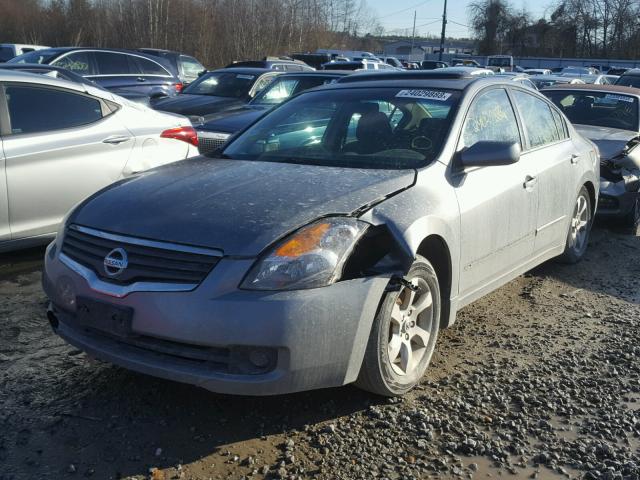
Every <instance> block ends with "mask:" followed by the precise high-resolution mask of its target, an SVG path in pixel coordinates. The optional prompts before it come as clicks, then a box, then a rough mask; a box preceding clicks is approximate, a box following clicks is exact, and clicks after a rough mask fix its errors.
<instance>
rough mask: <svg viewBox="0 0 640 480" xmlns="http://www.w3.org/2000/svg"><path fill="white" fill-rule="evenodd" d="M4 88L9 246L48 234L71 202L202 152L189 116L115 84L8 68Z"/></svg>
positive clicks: (3, 238) (0, 203)
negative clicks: (160, 108)
mask: <svg viewBox="0 0 640 480" xmlns="http://www.w3.org/2000/svg"><path fill="white" fill-rule="evenodd" d="M2 89H4V97H2V96H0V112H6V117H5V116H3V115H0V136H1V144H2V148H0V250H1V251H4V250H10V249H12V248H15V247H18V246H27V245H32V244H38V243H45V242H47V241H48V240H50V238H51V237H52V236H53V235H54V234H55V232H56V230H57V228H58V224H59V223H60V221H61V220H62V218H63V216H64V215H65V214H66V212H67V210H69V209H70V208H71V207H72V206H73V205H75V204H76V203H78V202H79V201H80V200H82V199H83V198H85V197H86V196H88V195H90V194H92V193H94V192H96V191H97V190H99V189H101V188H102V187H104V186H106V185H109V184H110V183H112V182H114V181H116V180H118V179H121V178H123V177H126V176H129V175H132V174H134V173H137V172H140V171H143V170H146V169H148V168H151V167H155V166H158V165H163V164H166V163H169V162H173V161H176V160H181V159H184V158H187V157H190V156H194V155H197V148H196V146H197V134H196V132H195V130H194V129H193V128H192V127H191V124H190V123H189V121H188V119H186V118H184V117H179V116H176V115H167V114H162V113H159V112H155V111H153V110H151V109H149V108H147V107H145V106H143V105H138V104H135V103H132V102H129V101H127V100H125V99H123V98H121V97H118V96H116V95H113V94H112V93H111V92H108V91H105V90H102V89H99V88H95V87H92V86H90V85H86V84H80V83H72V82H68V81H65V80H60V79H56V78H51V77H48V76H45V75H38V74H32V73H24V72H16V71H11V70H1V69H0V91H2ZM2 152H4V155H3V154H2Z"/></svg>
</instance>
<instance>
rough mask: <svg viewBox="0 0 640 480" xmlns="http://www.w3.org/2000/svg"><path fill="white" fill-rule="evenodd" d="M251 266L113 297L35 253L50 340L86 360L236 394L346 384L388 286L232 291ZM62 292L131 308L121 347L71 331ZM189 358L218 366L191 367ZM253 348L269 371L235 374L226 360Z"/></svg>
mask: <svg viewBox="0 0 640 480" xmlns="http://www.w3.org/2000/svg"><path fill="white" fill-rule="evenodd" d="M252 262H253V260H231V259H227V258H223V259H222V260H221V261H220V262H219V263H218V264H217V265H216V266H215V267H214V269H213V270H212V272H211V273H210V274H209V275H208V277H207V278H206V279H205V280H204V281H203V282H202V283H201V284H200V285H199V286H198V287H197V288H196V289H194V290H192V291H188V292H133V293H130V294H128V295H126V296H124V297H122V298H117V297H111V296H108V295H106V294H104V293H100V292H97V291H95V290H93V289H92V288H91V287H90V285H89V282H88V281H87V279H85V278H84V277H83V276H81V275H80V274H78V273H77V272H76V271H74V270H72V269H71V268H69V267H68V266H67V265H65V264H64V263H62V262H61V261H60V258H59V253H58V252H57V246H56V244H55V243H53V244H51V245H50V246H49V247H48V249H47V253H46V255H45V271H44V274H43V286H44V289H45V292H46V294H47V295H48V296H49V299H50V300H51V307H50V308H51V313H52V315H51V320H52V326H53V327H54V331H55V332H56V333H57V334H58V335H60V336H61V337H62V338H64V339H65V340H66V341H67V342H69V343H70V344H72V345H74V346H76V347H77V348H79V349H81V350H84V351H86V352H87V353H88V354H90V355H91V356H94V357H96V358H99V359H102V360H105V361H107V362H110V363H113V364H116V365H119V366H122V367H124V368H127V369H131V370H135V371H138V372H142V373H146V374H149V375H153V376H157V377H162V378H167V379H171V380H176V381H179V382H184V383H190V384H194V385H198V386H201V387H203V388H206V389H208V390H211V391H215V392H220V393H228V394H242V395H273V394H283V393H289V392H296V391H301V390H310V389H316V388H324V387H333V386H339V385H344V384H346V383H350V382H353V381H354V380H355V379H356V378H357V375H358V372H359V370H360V365H361V364H362V359H363V357H364V351H365V347H366V344H367V340H368V337H369V332H370V330H371V324H372V322H373V319H374V317H375V314H376V311H377V308H378V305H379V302H380V299H381V298H382V296H383V295H384V292H385V289H386V287H387V285H388V281H389V278H388V277H370V278H363V279H355V280H348V281H343V282H339V283H336V284H334V285H331V286H329V287H324V288H317V289H310V290H298V291H288V292H259V291H245V290H239V289H238V288H237V286H238V285H239V284H240V282H241V280H242V278H243V275H244V274H245V272H246V271H247V270H248V269H249V268H250V266H251V264H252ZM61 285H64V288H60V286H61ZM69 289H71V290H72V293H73V295H75V296H82V297H88V298H91V299H94V300H97V301H102V302H109V303H111V304H113V305H117V306H124V307H131V308H132V309H133V312H134V313H133V317H132V330H133V335H132V337H131V339H126V338H125V339H122V338H119V337H112V336H109V335H105V334H103V333H101V332H97V331H92V330H90V329H86V328H84V327H79V326H77V324H76V323H75V313H73V312H72V311H70V310H65V308H64V305H65V304H66V303H65V302H68V298H69ZM140 342H142V343H143V346H142V347H141V346H140ZM145 345H146V347H145ZM194 350H197V351H200V350H204V351H206V352H207V354H209V353H211V352H213V353H212V358H217V359H219V358H223V359H224V358H226V360H225V361H224V362H215V361H211V362H210V361H207V360H205V361H201V360H202V359H201V360H198V361H196V360H194V355H193V354H192V353H193V352H194ZM253 350H259V351H263V352H264V351H266V352H275V363H274V365H273V368H271V369H270V370H269V371H267V372H264V373H258V374H249V373H247V374H242V373H237V372H238V371H242V370H243V369H242V366H241V365H240V366H239V365H234V362H235V361H238V362H244V361H246V355H245V356H243V352H244V353H247V352H251V351H253ZM238 352H239V353H238ZM195 356H196V357H197V356H198V355H195ZM225 362H226V363H225Z"/></svg>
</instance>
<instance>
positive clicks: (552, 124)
mask: <svg viewBox="0 0 640 480" xmlns="http://www.w3.org/2000/svg"><path fill="white" fill-rule="evenodd" d="M513 93H514V97H515V99H516V105H518V110H519V111H520V114H521V115H522V118H523V120H524V130H525V132H527V137H528V139H529V146H530V147H531V148H536V147H541V146H543V145H547V144H549V143H553V142H557V141H559V140H561V139H562V138H563V135H560V133H559V131H558V128H557V126H556V120H555V119H554V117H553V114H552V113H551V107H549V105H547V102H545V101H544V100H542V99H540V98H536V97H534V96H533V95H530V94H528V93H525V92H522V91H520V90H515V91H514V92H513Z"/></svg>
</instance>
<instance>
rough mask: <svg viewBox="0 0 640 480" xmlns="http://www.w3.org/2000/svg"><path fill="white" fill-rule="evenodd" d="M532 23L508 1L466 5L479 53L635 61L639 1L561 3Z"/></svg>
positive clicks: (639, 27)
mask: <svg viewBox="0 0 640 480" xmlns="http://www.w3.org/2000/svg"><path fill="white" fill-rule="evenodd" d="M547 10H548V12H549V13H550V15H549V18H548V19H547V18H540V19H535V18H533V16H532V15H531V14H530V13H529V12H528V11H527V10H526V9H522V10H519V9H516V8H514V7H513V5H512V4H511V3H510V2H509V1H508V0H476V1H474V2H472V3H470V4H469V7H468V15H469V19H470V22H471V27H472V29H473V31H474V32H475V35H476V37H477V39H478V48H479V53H480V54H482V55H490V54H497V53H510V54H512V55H516V56H549V57H591V58H620V59H626V58H638V57H639V56H640V23H639V21H638V18H640V0H561V1H557V2H555V3H552V4H550V5H549V8H548V9H547Z"/></svg>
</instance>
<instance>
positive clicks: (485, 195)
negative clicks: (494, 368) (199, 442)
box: [43, 69, 599, 395]
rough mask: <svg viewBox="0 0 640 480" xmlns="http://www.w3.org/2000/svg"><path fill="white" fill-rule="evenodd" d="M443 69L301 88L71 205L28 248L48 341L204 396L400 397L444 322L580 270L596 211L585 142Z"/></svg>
mask: <svg viewBox="0 0 640 480" xmlns="http://www.w3.org/2000/svg"><path fill="white" fill-rule="evenodd" d="M442 70H444V69H441V70H438V71H434V72H433V73H428V72H424V71H417V72H406V73H403V72H399V73H389V74H383V73H374V74H371V75H365V74H363V75H351V76H347V77H343V78H342V79H340V82H337V83H335V84H332V85H328V86H324V87H320V88H317V89H312V90H307V91H305V92H302V93H301V94H299V95H298V96H296V97H293V98H292V99H291V100H289V101H286V102H284V103H282V104H281V105H279V106H278V107H276V108H274V109H273V110H270V111H269V113H267V114H266V115H265V116H263V117H261V118H260V119H259V120H257V121H256V122H255V123H254V124H252V125H251V126H249V127H248V128H247V129H246V130H244V131H243V132H242V133H240V134H239V135H238V136H237V137H235V138H234V139H232V140H231V141H230V142H229V143H228V144H227V145H226V146H225V147H224V148H223V149H222V150H221V151H219V153H216V155H215V156H214V155H212V158H207V157H200V158H198V159H194V160H192V161H189V162H178V163H177V164H174V165H167V166H165V167H161V168H156V169H154V170H151V171H149V172H146V173H144V174H141V175H139V176H136V177H134V178H130V179H127V180H124V181H122V182H119V183H118V184H116V185H113V186H111V187H109V188H107V189H105V190H103V191H102V192H100V193H99V194H97V195H95V196H93V197H91V198H89V199H87V200H86V201H85V202H83V203H82V204H81V205H79V206H78V207H77V208H76V209H74V211H73V212H72V213H71V214H70V215H69V217H68V218H67V220H66V222H65V224H64V225H63V226H62V227H61V229H60V234H59V235H58V236H57V237H56V241H55V242H54V243H52V244H51V245H50V246H49V247H48V249H47V253H46V255H45V271H44V274H43V286H44V289H45V292H46V293H47V295H48V297H49V298H50V300H51V306H50V309H49V312H48V317H49V321H50V323H51V326H52V327H53V329H54V331H55V332H56V333H57V334H58V335H60V336H61V337H62V338H64V339H65V340H66V341H68V342H69V343H71V344H72V345H75V346H76V347H77V348H80V349H82V350H84V351H85V352H87V353H88V354H89V355H92V356H94V357H97V358H100V359H103V360H106V361H110V362H112V363H115V364H117V365H121V366H124V367H126V368H130V369H132V370H137V371H140V372H144V373H148V374H151V375H156V376H160V377H165V378H170V379H174V380H178V381H182V382H188V383H193V384H195V385H199V386H201V387H204V388H208V389H210V390H213V391H217V392H225V393H236V394H252V395H266V394H279V393H286V392H294V391H300V390H308V389H313V388H321V387H331V386H338V385H344V384H346V383H351V382H356V384H357V385H358V386H359V387H361V388H363V389H366V390H368V391H371V392H375V393H377V394H381V395H401V394H403V393H405V392H407V391H408V390H410V389H411V388H412V387H413V386H414V385H416V384H417V383H418V382H419V381H420V379H421V377H422V375H423V374H424V372H425V370H426V369H427V366H428V364H429V361H430V359H431V356H432V354H433V352H434V349H435V345H436V341H437V338H438V332H439V330H440V329H441V328H445V327H448V326H449V325H451V324H452V323H453V322H454V320H455V317H456V312H457V311H458V310H459V309H461V308H462V307H464V306H465V305H468V304H469V303H471V302H473V301H474V300H476V299H478V298H480V297H482V296H483V295H486V294H487V293H489V292H491V291H492V290H495V289H496V288H498V287H499V286H501V285H503V284H505V283H506V282H508V281H510V280H511V279H513V278H515V277H516V276H518V275H520V274H521V273H523V272H526V271H527V270H529V269H531V268H533V267H534V266H536V265H538V264H540V263H542V262H544V261H545V260H548V259H550V258H553V257H556V256H560V255H561V256H562V258H563V259H564V260H565V261H567V262H577V261H578V260H580V259H581V258H582V256H583V255H584V254H585V250H586V248H587V243H588V237H589V230H590V227H591V220H592V216H593V212H594V209H595V205H596V201H597V198H598V185H599V182H598V165H599V164H598V158H597V152H596V147H595V145H594V144H593V143H591V142H590V141H589V140H587V139H585V138H583V137H582V136H581V135H580V134H578V133H577V132H576V131H575V129H574V128H573V127H572V126H571V124H569V122H568V121H567V120H566V119H565V118H564V116H563V115H562V113H561V112H560V111H559V110H558V109H557V108H556V107H555V106H554V105H553V104H552V103H551V102H550V101H549V100H547V99H546V98H545V97H544V96H542V95H540V94H539V93H538V92H537V91H534V90H532V89H530V88H525V87H523V86H521V85H519V84H518V83H517V82H513V81H510V80H507V79H505V78H504V77H500V76H496V75H491V76H488V77H471V76H470V75H467V74H466V73H460V74H459V75H460V76H458V77H455V75H453V74H452V73H440V72H441V71H442ZM130 205H135V208H129V207H130Z"/></svg>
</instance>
